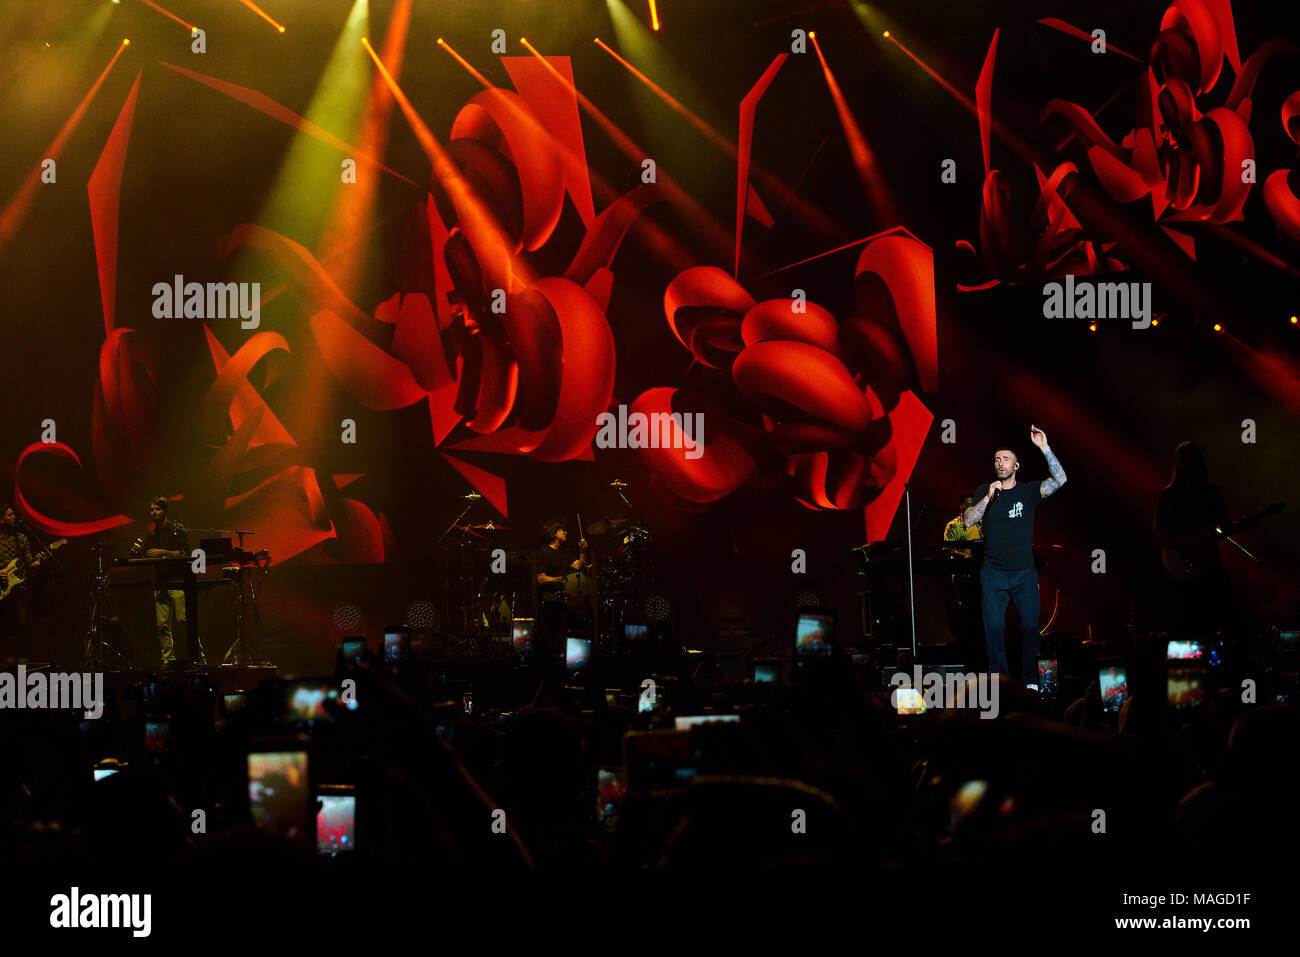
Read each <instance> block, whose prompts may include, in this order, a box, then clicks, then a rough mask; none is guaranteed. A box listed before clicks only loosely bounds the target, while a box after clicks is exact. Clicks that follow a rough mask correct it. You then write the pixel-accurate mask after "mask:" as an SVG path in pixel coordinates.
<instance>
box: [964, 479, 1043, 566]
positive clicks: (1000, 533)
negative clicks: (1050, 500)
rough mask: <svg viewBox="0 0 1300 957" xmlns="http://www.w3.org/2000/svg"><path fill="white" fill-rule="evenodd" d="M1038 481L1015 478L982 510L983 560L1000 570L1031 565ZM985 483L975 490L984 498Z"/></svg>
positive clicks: (979, 498) (1040, 497)
mask: <svg viewBox="0 0 1300 957" xmlns="http://www.w3.org/2000/svg"><path fill="white" fill-rule="evenodd" d="M1041 485H1042V483H1041V482H1017V483H1016V485H1015V488H1011V489H1005V488H1004V489H1003V490H1002V491H1000V492H998V494H997V497H996V498H995V499H993V501H991V502H989V504H988V508H986V509H985V510H984V526H983V527H984V564H985V565H986V566H987V567H989V568H997V569H999V570H1001V571H1004V572H1018V571H1025V570H1026V569H1030V568H1033V567H1034V510H1035V509H1037V508H1038V503H1039V502H1041V501H1042V500H1043V493H1042V488H1041ZM988 491H989V487H988V485H987V484H985V485H981V486H980V487H979V488H977V489H976V490H975V501H977V502H980V501H983V500H984V496H985V495H987V494H988Z"/></svg>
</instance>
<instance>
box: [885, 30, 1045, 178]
mask: <svg viewBox="0 0 1300 957" xmlns="http://www.w3.org/2000/svg"><path fill="white" fill-rule="evenodd" d="M884 37H885V39H886V40H888V41H889V42H890V43H892V44H893V45H894V46H896V47H898V49H900V50H902V51H903V52H904V53H905V54H907V56H908V58H909V59H911V61H912V62H913V63H915V64H916V65H917V66H919V67H920V68H921V69H922V70H924V71H925V72H926V74H928V75H929V77H930V78H931V79H932V80H934V81H935V82H936V83H938V84H939V85H940V86H941V87H943V88H944V89H945V90H946V91H947V92H948V93H949V94H950V95H951V96H952V97H953V98H954V99H955V100H957V102H958V103H960V104H961V105H962V106H964V107H965V108H966V109H967V110H968V111H969V112H970V114H971V115H972V116H975V117H978V116H979V110H978V108H977V107H976V106H975V101H974V100H972V99H971V98H970V97H969V96H967V95H966V94H965V93H963V92H962V91H961V90H959V89H957V88H956V87H955V86H953V85H952V84H951V83H949V82H948V81H947V80H945V79H944V78H943V77H942V76H940V75H939V74H938V73H937V72H935V71H934V70H933V69H931V68H930V66H929V65H928V64H927V63H926V62H925V61H924V60H922V59H921V58H920V57H919V56H917V55H916V54H915V53H913V52H912V51H911V50H909V49H908V48H907V47H905V46H903V44H901V43H899V42H898V38H897V37H896V36H894V35H893V34H892V33H890V31H888V30H886V31H885V33H884ZM990 119H991V121H992V127H993V132H995V133H997V134H998V136H999V138H1000V139H1001V140H1002V141H1003V142H1004V143H1006V144H1007V145H1008V146H1009V147H1011V149H1012V150H1014V151H1015V152H1016V154H1017V155H1018V156H1019V157H1020V158H1021V159H1022V160H1024V161H1025V162H1027V163H1034V164H1038V163H1040V160H1041V157H1040V156H1038V155H1037V153H1036V152H1035V151H1034V150H1033V149H1031V148H1030V147H1029V146H1028V144H1026V143H1025V141H1024V140H1023V139H1022V138H1021V137H1020V136H1019V135H1018V134H1016V133H1015V132H1014V131H1012V130H1011V129H1009V128H1008V127H1007V125H1006V124H1005V123H1003V122H1002V121H1001V120H999V119H998V118H997V116H996V115H993V116H991V117H990Z"/></svg>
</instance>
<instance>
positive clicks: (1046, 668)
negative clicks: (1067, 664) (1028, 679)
mask: <svg viewBox="0 0 1300 957" xmlns="http://www.w3.org/2000/svg"><path fill="white" fill-rule="evenodd" d="M1057 674H1058V662H1057V660H1056V659H1055V658H1039V659H1038V693H1039V694H1040V695H1051V694H1056V690H1057V686H1056V679H1057Z"/></svg>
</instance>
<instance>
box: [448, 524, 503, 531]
mask: <svg viewBox="0 0 1300 957" xmlns="http://www.w3.org/2000/svg"><path fill="white" fill-rule="evenodd" d="M456 527H457V528H473V529H486V530H487V531H490V532H508V531H510V526H509V525H498V524H496V523H495V522H481V523H480V524H478V525H457V526H456Z"/></svg>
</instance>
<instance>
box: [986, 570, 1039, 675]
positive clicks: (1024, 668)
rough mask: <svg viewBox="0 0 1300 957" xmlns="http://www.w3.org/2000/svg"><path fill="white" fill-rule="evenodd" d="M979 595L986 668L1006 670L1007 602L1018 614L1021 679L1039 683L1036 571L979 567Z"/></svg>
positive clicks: (1003, 672) (1000, 671) (993, 670)
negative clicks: (1012, 604)
mask: <svg viewBox="0 0 1300 957" xmlns="http://www.w3.org/2000/svg"><path fill="white" fill-rule="evenodd" d="M980 599H981V601H982V604H983V613H984V647H985V648H986V649H987V650H988V655H989V671H990V672H993V673H995V674H1006V673H1007V646H1006V642H1005V640H1004V635H1005V633H1006V630H1007V602H1008V601H1011V602H1013V603H1014V604H1015V606H1016V612H1017V613H1019V615H1020V680H1021V681H1023V682H1025V683H1026V684H1037V683H1038V612H1039V599H1038V572H1037V571H1036V570H1035V569H1032V568H1026V569H1023V570H1021V571H1010V572H1009V571H1003V570H1002V569H999V568H989V567H988V566H987V565H986V566H985V567H984V568H982V569H981V570H980Z"/></svg>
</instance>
